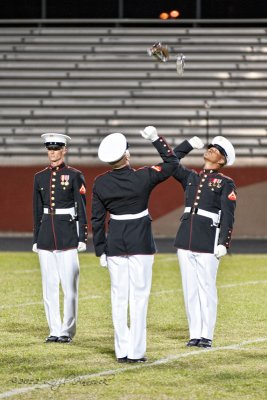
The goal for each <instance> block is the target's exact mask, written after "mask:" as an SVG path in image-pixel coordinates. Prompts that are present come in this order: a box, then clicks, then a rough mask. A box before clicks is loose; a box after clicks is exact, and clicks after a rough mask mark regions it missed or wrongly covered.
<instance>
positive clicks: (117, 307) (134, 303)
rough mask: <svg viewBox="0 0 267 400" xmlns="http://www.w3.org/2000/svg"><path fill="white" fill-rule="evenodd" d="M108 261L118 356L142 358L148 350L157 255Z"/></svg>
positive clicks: (110, 259)
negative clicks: (148, 319)
mask: <svg viewBox="0 0 267 400" xmlns="http://www.w3.org/2000/svg"><path fill="white" fill-rule="evenodd" d="M107 260H108V269H109V273H110V280H111V304H112V320H113V326H114V333H115V338H114V342H115V354H116V357H117V358H121V357H126V356H128V358H133V359H137V358H142V357H144V355H145V352H146V316H147V306H148V300H149V294H150V289H151V282H152V265H153V261H154V256H153V255H133V256H123V257H108V258H107ZM128 302H129V308H130V328H129V327H128V323H127V322H128Z"/></svg>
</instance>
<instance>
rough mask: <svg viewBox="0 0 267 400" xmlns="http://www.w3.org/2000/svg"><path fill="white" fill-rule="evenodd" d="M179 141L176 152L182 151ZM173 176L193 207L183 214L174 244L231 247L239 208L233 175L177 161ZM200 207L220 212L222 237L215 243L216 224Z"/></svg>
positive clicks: (206, 250) (196, 247) (207, 250)
mask: <svg viewBox="0 0 267 400" xmlns="http://www.w3.org/2000/svg"><path fill="white" fill-rule="evenodd" d="M180 146H181V145H178V146H177V147H176V148H175V149H174V152H175V153H177V154H179V152H180ZM173 177H174V178H175V179H176V180H177V181H179V182H180V183H181V184H182V187H183V189H184V192H185V207H188V208H190V211H189V212H185V213H184V214H183V215H182V217H181V220H180V221H181V224H180V227H179V230H178V233H177V236H176V239H175V247H177V248H180V249H185V250H191V251H193V252H204V253H213V252H214V246H215V245H217V244H222V245H224V246H225V247H226V248H228V247H229V245H230V241H231V236H232V231H233V225H234V212H235V208H236V187H235V184H234V182H233V180H232V179H231V178H229V177H228V176H225V175H223V174H222V173H219V172H218V171H216V170H202V171H201V172H200V173H197V172H196V171H194V170H191V169H188V168H185V167H184V166H182V165H181V164H179V165H177V168H176V169H175V171H174V173H173ZM198 210H204V211H208V212H211V213H214V214H218V215H219V214H220V223H219V226H218V228H219V229H220V231H219V237H218V241H217V243H215V237H216V229H217V227H216V224H214V221H213V220H212V219H211V218H208V217H206V216H203V215H200V214H198Z"/></svg>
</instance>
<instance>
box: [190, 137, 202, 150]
mask: <svg viewBox="0 0 267 400" xmlns="http://www.w3.org/2000/svg"><path fill="white" fill-rule="evenodd" d="M188 142H189V143H190V144H191V146H192V147H193V149H203V147H204V143H203V142H202V140H201V139H200V138H199V137H197V136H194V137H192V138H191V139H189V140H188Z"/></svg>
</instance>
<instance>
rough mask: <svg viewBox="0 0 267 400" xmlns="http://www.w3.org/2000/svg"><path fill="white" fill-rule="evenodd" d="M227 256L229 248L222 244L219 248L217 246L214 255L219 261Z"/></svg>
mask: <svg viewBox="0 0 267 400" xmlns="http://www.w3.org/2000/svg"><path fill="white" fill-rule="evenodd" d="M226 254H227V248H226V247H225V246H224V245H222V244H218V246H216V248H215V251H214V255H215V256H216V257H217V258H218V259H219V258H221V257H223V256H225V255H226Z"/></svg>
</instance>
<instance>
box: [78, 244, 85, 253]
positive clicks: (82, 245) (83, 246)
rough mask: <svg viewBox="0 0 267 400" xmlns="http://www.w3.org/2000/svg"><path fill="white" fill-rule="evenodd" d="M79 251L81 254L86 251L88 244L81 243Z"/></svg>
mask: <svg viewBox="0 0 267 400" xmlns="http://www.w3.org/2000/svg"><path fill="white" fill-rule="evenodd" d="M77 250H78V251H79V252H80V253H81V252H82V251H86V243H84V242H79V243H78V247H77Z"/></svg>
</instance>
